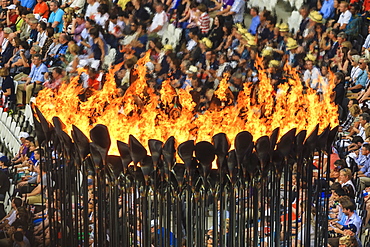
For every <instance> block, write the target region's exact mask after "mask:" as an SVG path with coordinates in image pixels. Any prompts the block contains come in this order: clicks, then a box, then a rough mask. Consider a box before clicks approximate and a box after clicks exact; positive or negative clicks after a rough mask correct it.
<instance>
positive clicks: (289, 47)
mask: <svg viewBox="0 0 370 247" xmlns="http://www.w3.org/2000/svg"><path fill="white" fill-rule="evenodd" d="M296 48H298V43H297V41H296V40H295V39H293V38H289V39H288V42H287V44H286V49H287V50H293V49H296Z"/></svg>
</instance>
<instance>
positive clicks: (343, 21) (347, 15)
mask: <svg viewBox="0 0 370 247" xmlns="http://www.w3.org/2000/svg"><path fill="white" fill-rule="evenodd" d="M339 10H340V12H341V14H340V17H339V20H338V22H337V23H335V25H334V28H338V29H339V30H345V29H346V27H347V25H348V23H349V21H350V20H351V17H352V14H351V12H350V11H349V10H348V3H347V2H345V1H342V2H340V4H339Z"/></svg>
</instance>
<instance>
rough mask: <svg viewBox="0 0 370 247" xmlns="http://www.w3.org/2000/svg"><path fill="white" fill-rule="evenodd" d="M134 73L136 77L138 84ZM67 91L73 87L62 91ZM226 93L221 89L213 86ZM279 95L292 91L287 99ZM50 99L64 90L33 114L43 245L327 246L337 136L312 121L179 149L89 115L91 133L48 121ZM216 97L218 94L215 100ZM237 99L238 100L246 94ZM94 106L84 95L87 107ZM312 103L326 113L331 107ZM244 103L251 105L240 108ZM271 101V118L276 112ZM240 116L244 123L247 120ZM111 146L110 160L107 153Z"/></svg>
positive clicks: (173, 142) (171, 140) (57, 119)
mask: <svg viewBox="0 0 370 247" xmlns="http://www.w3.org/2000/svg"><path fill="white" fill-rule="evenodd" d="M138 70H140V69H138ZM140 73H141V72H140V71H139V79H138V80H140V78H143V77H144V75H140ZM264 80H266V79H264V78H262V80H261V81H262V82H263V81H264ZM225 81H226V80H224V82H225ZM106 83H107V85H105V86H104V88H103V89H102V91H103V92H102V95H104V90H108V89H105V88H106V87H108V86H109V83H111V80H110V79H109V77H108V80H107V81H106ZM297 85H298V84H297ZM72 86H73V87H75V86H76V85H74V84H73V83H71V85H69V86H66V87H72ZM288 86H289V87H291V86H292V85H291V83H290V84H289V85H288ZM134 87H136V89H137V88H138V85H134ZM164 87H165V85H164ZM223 87H224V88H225V84H222V82H221V83H220V87H219V88H223ZM264 87H268V85H263V84H262V83H261V85H260V89H259V90H260V92H263V91H264V90H265V89H264ZM75 88H76V87H75ZM62 89H63V88H62ZM65 89H66V90H65V91H67V90H68V88H65ZM69 89H70V88H69ZM280 89H281V90H285V91H286V92H288V91H290V94H291V92H292V90H296V89H294V88H293V89H291V88H289V89H288V88H284V86H282V87H280ZM109 90H111V89H109ZM140 90H144V89H143V88H142V87H141V89H140ZM269 90H270V89H269ZM77 91H78V90H77ZM328 91H329V90H328ZM183 93H184V91H181V92H178V95H181V94H183ZM51 94H53V97H52V99H51V98H50V99H48V100H46V98H47V97H45V95H51ZM58 94H63V91H61V92H50V91H44V92H41V97H39V98H38V99H37V105H36V106H34V107H33V109H34V122H35V127H36V133H37V138H38V140H39V143H40V145H41V146H42V148H44V149H45V151H46V152H45V160H44V161H43V162H45V164H46V166H45V169H46V172H47V176H48V178H49V179H48V180H47V183H48V184H47V185H46V186H47V188H48V189H47V195H46V197H47V201H46V202H47V207H48V208H49V209H55V210H56V213H49V214H48V217H49V222H50V223H49V227H50V228H52V229H53V231H51V234H50V243H51V244H50V245H51V246H58V245H61V246H67V245H72V246H89V244H90V243H91V242H94V244H97V246H150V245H153V246H278V245H281V244H283V245H284V246H290V245H291V244H292V243H293V242H295V244H296V246H299V245H300V244H301V245H307V246H322V245H326V244H327V227H328V224H327V219H328V217H327V215H328V211H329V205H328V196H327V195H328V194H329V189H328V184H327V182H326V181H329V177H330V171H329V167H330V166H329V164H330V154H331V144H332V142H333V140H334V138H335V135H336V132H337V127H334V128H331V127H330V124H329V123H326V122H324V123H325V124H327V126H320V125H319V124H318V123H317V124H316V125H315V126H314V127H313V128H311V129H310V131H309V132H308V130H307V129H304V128H303V129H302V127H300V126H299V125H297V126H296V127H295V128H291V129H289V130H287V129H286V126H284V125H282V126H281V128H274V129H272V130H271V131H270V132H268V135H267V134H265V135H263V134H261V132H258V130H256V133H257V134H254V133H253V131H251V130H253V128H254V127H253V128H249V129H248V130H249V131H245V130H244V131H243V130H242V131H239V132H238V133H236V135H235V136H231V137H230V136H229V133H226V134H225V133H222V132H220V133H215V134H213V135H208V136H209V140H202V139H201V138H198V139H196V140H194V139H193V140H183V139H182V137H181V138H179V139H181V141H179V140H177V138H175V137H174V136H168V133H170V132H171V129H169V130H167V137H166V138H165V139H159V138H158V139H151V138H148V139H146V141H145V142H143V138H142V136H140V138H136V137H135V136H134V135H130V133H126V134H127V135H128V137H127V139H125V140H126V141H127V143H125V142H122V140H120V139H117V138H116V136H117V134H116V133H115V132H112V131H110V129H109V124H107V123H106V124H105V125H103V124H99V121H97V119H98V118H91V119H95V121H96V122H94V123H93V124H91V119H90V126H91V127H90V128H89V129H88V131H86V129H83V130H81V128H79V127H78V126H77V125H78V124H79V123H78V122H74V123H71V121H70V119H68V118H67V119H64V116H62V115H60V114H59V113H60V112H59V113H58V110H57V109H56V107H53V109H54V110H55V112H56V113H57V114H55V116H53V117H51V111H50V108H47V107H46V106H47V105H49V106H50V104H51V102H52V101H53V100H55V99H56V98H58V97H59V96H60V95H59V96H58ZM215 94H216V95H221V96H220V98H222V97H223V96H222V94H223V93H222V92H220V91H218V92H215ZM223 95H224V96H225V94H223ZM239 96H241V98H243V97H244V99H246V98H248V97H247V96H250V95H246V94H244V95H239ZM324 96H325V95H324ZM94 97H95V95H94V93H93V95H92V96H91V97H90V98H94ZM125 97H128V95H127V93H126V95H125V96H124V98H125ZM256 97H257V98H258V97H259V96H256ZM276 97H278V96H276ZM292 97H293V96H292ZM300 97H306V98H305V99H308V101H309V102H307V104H306V108H304V109H305V110H306V113H307V114H308V113H310V110H307V109H309V107H310V103H311V101H310V100H311V98H310V92H309V89H308V92H306V94H305V95H303V94H302V95H300ZM314 97H316V96H312V99H313V98H314ZM283 98H285V100H286V101H285V102H283V100H282V99H279V98H275V100H274V104H273V106H274V107H275V108H274V109H266V107H265V109H264V113H263V115H265V116H267V115H269V113H266V112H268V111H270V116H271V117H272V116H273V115H274V114H279V113H280V114H282V112H281V109H285V111H289V109H288V107H286V106H287V105H286V104H287V103H288V100H289V97H285V96H284V97H283ZM297 100H299V97H298V98H297ZM45 101H46V102H45ZM87 101H89V99H87ZM85 102H86V101H85ZM85 102H80V104H82V105H83V104H84V103H85ZM131 102H132V101H131ZM168 102H171V101H170V100H168ZM180 102H185V101H181V100H180ZM320 102H321V103H319V104H324V105H321V106H325V104H326V106H328V108H327V109H334V108H333V105H332V104H331V103H328V102H326V103H325V102H324V103H322V102H323V101H320ZM238 103H239V102H238ZM69 104H71V103H70V102H69ZM136 104H137V101H136ZM253 104H255V103H253V102H249V106H251V105H253ZM279 104H280V106H281V107H280V109H278V108H277V107H276V105H279ZM265 106H266V105H265ZM301 107H302V106H301ZM184 108H186V107H183V109H184ZM84 109H85V108H84V107H81V108H80V110H81V111H83V110H84ZM105 109H107V108H105ZM327 109H326V110H327ZM64 110H65V109H64ZM185 110H186V109H185ZM316 110H317V111H322V110H323V109H316ZM324 110H325V109H324ZM140 111H141V112H143V111H144V110H143V109H141V110H140ZM96 112H97V110H95V113H96ZM102 112H104V111H102ZM102 112H98V114H97V115H101V114H102ZM311 112H313V110H312V109H311ZM329 113H330V114H333V111H332V110H330V111H329V112H327V115H329V116H332V115H330V114H329ZM259 114H260V115H262V114H261V113H259ZM294 114H295V116H296V117H297V116H299V115H300V114H301V113H299V112H297V111H295V113H294ZM324 115H325V114H324ZM131 116H132V115H131ZM244 116H247V118H246V119H244V122H248V121H249V120H250V121H252V119H249V118H248V115H244ZM312 116H313V115H310V117H312ZM322 117H324V116H320V117H318V118H317V119H320V120H322ZM127 118H130V115H129V114H127ZM285 118H287V119H288V117H285ZM62 119H64V121H63V120H62ZM242 119H243V118H242ZM290 119H292V118H290ZM307 119H308V118H307ZM270 120H271V119H270ZM65 121H66V122H67V123H66V124H65ZM274 121H275V120H273V118H272V120H271V121H269V122H267V125H278V121H275V122H274ZM299 121H302V119H301V118H300V119H299ZM252 122H253V121H252ZM308 122H309V120H306V121H305V122H304V123H303V122H302V124H303V125H304V124H307V123H308ZM157 123H158V122H157ZM334 123H336V122H335V120H334ZM333 125H335V124H333ZM82 126H84V125H82ZM270 128H271V126H270ZM281 129H283V130H284V131H281ZM70 130H71V131H70ZM69 131H70V132H69ZM143 131H144V130H143ZM173 131H174V132H176V129H173ZM252 133H253V134H252ZM87 135H88V136H87ZM112 135H113V136H114V138H112V137H111V136H112ZM193 135H194V133H193ZM198 137H199V136H198ZM229 138H230V139H229ZM139 139H140V140H139ZM189 139H190V138H189ZM112 140H113V141H112ZM113 144H114V145H113ZM112 146H114V147H113V150H116V151H117V152H112V149H111V147H112ZM312 205H314V206H315V207H314V209H313V207H312ZM48 212H53V211H51V210H48ZM312 231H314V233H315V234H314V236H313V234H312Z"/></svg>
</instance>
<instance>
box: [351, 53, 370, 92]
mask: <svg viewBox="0 0 370 247" xmlns="http://www.w3.org/2000/svg"><path fill="white" fill-rule="evenodd" d="M358 63H359V68H360V69H361V72H360V74H359V76H358V77H357V78H355V80H354V83H355V85H354V86H353V87H349V88H348V91H352V93H358V92H360V91H361V89H363V88H365V86H366V81H367V70H366V67H367V63H368V61H367V59H366V58H361V59H360V60H359V62H358Z"/></svg>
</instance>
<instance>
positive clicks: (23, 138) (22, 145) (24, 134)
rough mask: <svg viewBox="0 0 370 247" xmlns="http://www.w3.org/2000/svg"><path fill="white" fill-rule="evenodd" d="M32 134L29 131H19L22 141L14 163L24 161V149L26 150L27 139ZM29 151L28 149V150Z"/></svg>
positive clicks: (13, 160)
mask: <svg viewBox="0 0 370 247" xmlns="http://www.w3.org/2000/svg"><path fill="white" fill-rule="evenodd" d="M29 136H30V135H29V134H28V133H27V132H20V133H19V136H18V138H19V140H20V141H21V146H20V147H19V150H18V153H17V154H16V155H15V156H14V158H13V159H12V161H11V162H12V164H18V163H19V162H22V154H25V153H24V151H25V150H26V145H25V143H26V139H27V138H28V137H29ZM26 151H27V150H26Z"/></svg>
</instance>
